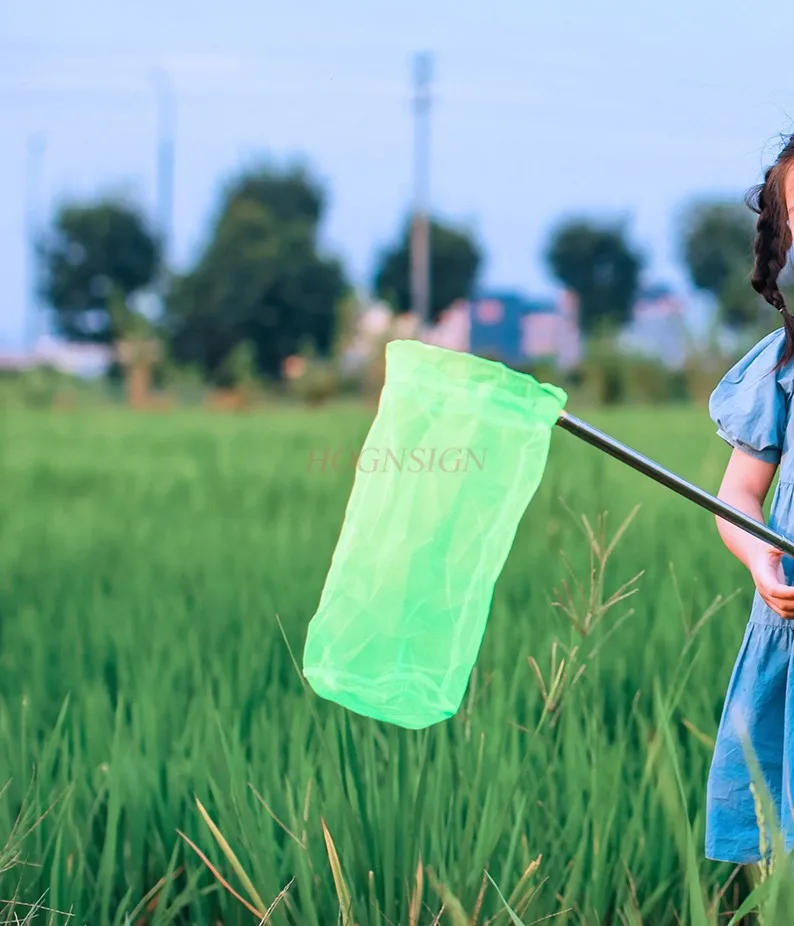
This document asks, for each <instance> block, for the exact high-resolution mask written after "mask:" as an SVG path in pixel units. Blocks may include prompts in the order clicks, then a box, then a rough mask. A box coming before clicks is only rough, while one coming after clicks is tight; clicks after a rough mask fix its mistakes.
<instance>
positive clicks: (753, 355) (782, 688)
mask: <svg viewBox="0 0 794 926" xmlns="http://www.w3.org/2000/svg"><path fill="white" fill-rule="evenodd" d="M783 344H784V334H783V331H782V329H781V330H778V331H775V332H773V333H772V334H770V335H769V336H767V337H766V338H764V339H763V340H762V341H761V342H760V343H759V344H757V345H756V346H755V347H754V348H753V349H752V350H751V351H750V352H749V353H748V354H747V355H746V356H745V357H744V358H743V359H742V360H740V361H739V363H737V364H736V366H735V367H734V368H733V369H732V370H730V371H729V372H728V373H727V374H726V375H725V377H724V379H723V380H722V382H721V383H720V384H719V386H718V387H717V389H716V390H715V391H714V393H713V395H712V396H711V402H710V413H711V417H712V418H713V419H714V421H715V423H716V424H717V428H718V433H719V435H720V436H721V437H722V438H723V439H724V440H726V441H727V442H728V443H729V444H730V445H731V446H733V447H736V448H738V449H739V450H741V451H743V452H744V453H747V454H749V455H750V456H753V457H757V458H758V459H760V460H765V461H767V462H769V463H776V464H779V480H778V486H777V488H776V490H775V494H774V498H773V502H772V508H771V513H770V517H769V524H770V526H771V527H772V528H774V529H775V530H777V531H778V532H780V533H783V534H785V535H786V536H791V534H792V532H794V453H792V452H791V451H792V450H794V423H793V422H792V418H791V417H790V412H789V409H790V404H791V397H792V394H794V361H792V363H790V364H787V365H786V366H785V367H783V368H782V369H781V370H778V371H776V370H775V366H776V364H777V363H778V361H779V359H780V357H781V354H782V350H783ZM783 564H784V570H785V573H786V577H787V581H788V582H789V584H793V583H794V563H792V561H791V559H789V558H788V557H785V558H784V560H783ZM793 655H794V621H787V620H785V619H783V618H782V617H779V616H778V615H777V614H776V613H775V612H774V611H772V610H771V608H769V607H767V605H766V604H764V602H763V601H762V600H761V598H760V596H759V595H758V593H757V592H756V594H755V597H754V600H753V606H752V611H751V613H750V619H749V622H748V624H747V629H746V631H745V635H744V640H743V641H742V646H741V649H740V651H739V655H738V658H737V660H736V664H735V666H734V669H733V674H732V676H731V680H730V684H729V686H728V692H727V695H726V698H725V704H724V707H723V712H722V718H721V720H720V726H719V732H718V734H717V740H716V743H715V748H714V755H713V758H712V764H711V770H710V773H709V780H708V790H707V816H706V856H707V857H708V858H710V859H714V860H718V861H725V862H734V863H736V864H749V863H755V862H759V861H760V860H761V859H762V853H761V841H762V840H761V835H762V834H761V828H760V826H759V823H758V819H757V814H756V804H755V798H754V796H753V793H752V792H751V790H750V783H751V780H753V779H752V777H751V771H750V769H751V767H752V764H753V760H752V759H750V761H749V762H748V759H747V747H748V746H749V747H750V749H751V755H752V756H754V758H755V762H756V763H757V766H756V768H757V769H758V770H760V772H761V774H762V775H763V779H764V782H765V784H766V788H767V793H768V796H769V797H770V798H771V800H772V801H773V803H774V806H775V809H776V813H777V818H778V819H777V821H776V822H777V823H778V825H779V826H780V827H781V828H782V831H783V833H784V835H785V839H786V848H787V850H788V851H791V850H792V849H794V774H792V758H793V757H794V666H792V656H793ZM765 828H766V834H767V837H766V838H767V842H768V840H769V827H768V826H766V827H765Z"/></svg>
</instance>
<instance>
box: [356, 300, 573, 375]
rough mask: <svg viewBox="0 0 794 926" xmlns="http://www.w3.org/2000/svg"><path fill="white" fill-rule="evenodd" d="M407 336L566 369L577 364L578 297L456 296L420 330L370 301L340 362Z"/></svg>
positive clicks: (359, 359)
mask: <svg viewBox="0 0 794 926" xmlns="http://www.w3.org/2000/svg"><path fill="white" fill-rule="evenodd" d="M413 337H420V339H421V340H422V341H424V342H425V343H426V344H433V345H435V346H436V347H444V348H446V349H447V350H458V351H464V352H467V353H472V354H478V355H480V356H487V357H490V358H492V359H494V360H501V361H502V362H504V363H507V364H511V365H514V366H519V365H521V364H522V363H526V362H527V361H531V360H549V361H552V362H554V363H556V364H557V365H559V366H560V367H561V368H563V369H571V368H573V367H575V366H576V365H577V364H578V363H579V360H580V358H581V351H582V346H581V335H580V331H579V309H578V300H577V299H576V297H575V296H573V295H572V294H570V293H567V292H564V293H562V294H561V295H560V296H559V298H558V299H557V300H556V301H554V300H546V301H544V300H538V299H530V298H528V297H526V296H523V295H521V294H519V293H513V292H496V291H495V292H490V291H487V292H483V293H480V294H478V295H477V296H476V297H475V298H473V299H458V300H456V301H455V302H453V303H452V305H450V306H449V307H448V308H447V309H445V310H444V311H443V312H441V314H440V315H439V317H438V319H437V320H436V323H435V324H434V325H430V326H428V327H427V328H425V329H424V330H423V331H421V333H420V332H418V330H417V326H416V320H415V318H414V316H413V315H411V314H406V315H397V316H395V315H392V313H391V312H390V310H389V308H388V306H386V305H384V304H383V303H375V304H373V305H371V306H370V307H368V308H367V309H366V310H365V311H364V312H363V313H362V314H361V316H360V317H359V321H358V325H357V328H356V335H355V337H354V338H353V340H352V342H351V344H350V345H349V347H348V351H347V353H346V358H345V359H346V366H347V367H348V369H350V368H354V367H357V366H360V365H362V364H363V363H364V362H365V358H366V357H367V356H370V355H371V352H372V351H373V350H377V349H380V346H382V344H383V343H384V341H388V340H392V339H394V338H413Z"/></svg>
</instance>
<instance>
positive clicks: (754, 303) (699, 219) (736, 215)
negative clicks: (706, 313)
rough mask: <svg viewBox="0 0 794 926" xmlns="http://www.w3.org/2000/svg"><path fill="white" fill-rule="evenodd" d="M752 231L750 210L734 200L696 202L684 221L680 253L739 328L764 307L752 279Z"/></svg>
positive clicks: (696, 280) (725, 316)
mask: <svg viewBox="0 0 794 926" xmlns="http://www.w3.org/2000/svg"><path fill="white" fill-rule="evenodd" d="M753 235H754V223H753V218H752V214H751V213H750V212H749V211H748V210H747V209H746V208H744V207H742V206H739V205H736V204H734V203H722V202H716V203H712V202H698V203H695V204H694V205H693V206H692V207H690V208H689V209H688V210H687V211H686V213H685V214H684V219H683V222H682V256H683V259H684V262H685V264H686V267H687V269H688V271H689V275H690V278H691V280H692V282H693V283H694V285H695V286H697V287H698V288H699V289H702V290H705V291H706V292H709V293H711V294H712V295H713V296H714V297H715V298H716V299H717V301H718V303H719V305H720V309H721V315H722V321H723V322H724V323H725V324H726V325H728V326H729V327H732V328H737V329H739V328H747V327H748V326H749V327H752V326H755V325H757V324H758V322H759V316H760V312H761V309H762V304H761V300H760V299H759V297H758V296H757V295H756V294H755V293H754V292H753V290H752V289H751V287H750V284H749V275H750V271H751V269H752V262H753V256H752V246H753Z"/></svg>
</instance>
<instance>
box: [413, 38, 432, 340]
mask: <svg viewBox="0 0 794 926" xmlns="http://www.w3.org/2000/svg"><path fill="white" fill-rule="evenodd" d="M432 69H433V58H432V55H431V54H429V53H428V52H423V53H422V54H418V55H416V57H415V58H414V75H413V77H414V81H413V83H414V98H413V104H414V207H413V220H412V223H411V302H412V304H413V311H414V312H415V313H416V315H417V318H418V321H419V325H420V327H424V326H425V325H427V323H428V318H429V315H430V219H429V214H428V213H429V189H428V174H429V161H430V83H431V80H432Z"/></svg>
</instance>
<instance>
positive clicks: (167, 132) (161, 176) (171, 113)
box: [152, 68, 176, 312]
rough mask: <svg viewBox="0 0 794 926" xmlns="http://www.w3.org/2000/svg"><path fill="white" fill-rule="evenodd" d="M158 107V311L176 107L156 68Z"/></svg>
mask: <svg viewBox="0 0 794 926" xmlns="http://www.w3.org/2000/svg"><path fill="white" fill-rule="evenodd" d="M152 83H153V85H154V91H155V99H156V105H157V151H156V176H157V188H156V202H157V233H158V236H159V239H160V266H159V267H158V269H157V293H158V296H159V300H160V306H159V308H160V311H161V312H162V311H163V310H164V308H165V300H166V297H167V293H168V267H169V262H170V256H171V254H170V251H171V238H172V233H173V214H174V135H175V128H174V126H175V122H176V105H175V100H174V91H173V87H172V85H171V80H170V77H169V75H168V73H167V72H166V71H165V70H163V69H162V68H155V70H154V71H153V73H152Z"/></svg>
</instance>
